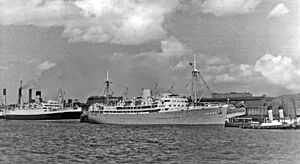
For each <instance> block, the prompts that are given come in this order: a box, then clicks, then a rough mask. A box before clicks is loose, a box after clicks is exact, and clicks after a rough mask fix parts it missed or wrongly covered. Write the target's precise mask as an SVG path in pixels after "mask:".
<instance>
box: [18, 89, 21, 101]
mask: <svg viewBox="0 0 300 164" xmlns="http://www.w3.org/2000/svg"><path fill="white" fill-rule="evenodd" d="M21 99H22V87H20V88H19V94H18V104H21V101H22V100H21Z"/></svg>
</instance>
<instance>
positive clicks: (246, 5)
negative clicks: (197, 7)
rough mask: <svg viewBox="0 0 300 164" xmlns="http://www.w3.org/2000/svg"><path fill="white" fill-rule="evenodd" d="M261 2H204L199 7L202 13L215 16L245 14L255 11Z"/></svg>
mask: <svg viewBox="0 0 300 164" xmlns="http://www.w3.org/2000/svg"><path fill="white" fill-rule="evenodd" d="M260 2H261V0H206V1H204V3H203V4H202V5H201V7H202V12H203V13H213V14H214V15H216V16H224V15H236V14H246V13H249V12H251V11H253V10H254V9H255V7H256V6H257V5H258V4H259V3H260Z"/></svg>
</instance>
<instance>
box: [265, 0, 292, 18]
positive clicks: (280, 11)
mask: <svg viewBox="0 0 300 164" xmlns="http://www.w3.org/2000/svg"><path fill="white" fill-rule="evenodd" d="M289 12H290V10H289V9H288V8H287V7H286V6H285V5H284V4H283V3H280V4H278V5H276V6H275V7H274V8H273V10H272V11H271V12H270V13H269V15H268V18H270V17H280V16H283V15H285V14H287V13H289Z"/></svg>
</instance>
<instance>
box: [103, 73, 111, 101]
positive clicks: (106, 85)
mask: <svg viewBox="0 0 300 164" xmlns="http://www.w3.org/2000/svg"><path fill="white" fill-rule="evenodd" d="M110 83H111V82H110V81H109V78H108V69H106V80H105V82H104V84H105V89H104V93H103V95H104V96H105V99H106V100H105V103H108V102H109V94H110V93H109V90H110V87H109V84H110Z"/></svg>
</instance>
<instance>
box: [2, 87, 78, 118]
mask: <svg viewBox="0 0 300 164" xmlns="http://www.w3.org/2000/svg"><path fill="white" fill-rule="evenodd" d="M31 94H32V90H31V89H29V102H28V103H27V104H24V103H23V99H22V83H21V87H20V89H19V103H20V104H19V105H18V106H17V107H15V108H13V109H10V110H6V111H5V113H4V117H5V119H6V120H64V119H80V115H81V114H82V110H81V107H79V106H77V105H69V106H65V105H64V100H63V93H62V90H59V97H60V98H61V99H60V100H57V101H54V100H48V101H47V102H43V101H42V99H41V92H40V91H37V92H36V97H37V98H36V101H35V102H32V99H31Z"/></svg>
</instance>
